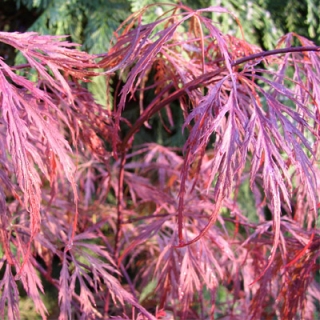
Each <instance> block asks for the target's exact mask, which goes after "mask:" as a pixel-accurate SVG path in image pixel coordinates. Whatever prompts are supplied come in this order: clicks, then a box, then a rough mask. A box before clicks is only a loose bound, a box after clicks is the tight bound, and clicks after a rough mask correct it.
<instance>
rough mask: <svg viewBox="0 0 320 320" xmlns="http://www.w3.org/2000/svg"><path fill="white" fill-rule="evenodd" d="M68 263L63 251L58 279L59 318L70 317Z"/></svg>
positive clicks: (66, 318) (65, 319)
mask: <svg viewBox="0 0 320 320" xmlns="http://www.w3.org/2000/svg"><path fill="white" fill-rule="evenodd" d="M68 267H69V263H68V260H67V252H66V251H64V253H63V260H62V269H61V271H60V279H59V285H60V290H59V305H60V315H59V320H68V319H71V299H72V292H71V291H70V288H69V283H70V274H69V270H68Z"/></svg>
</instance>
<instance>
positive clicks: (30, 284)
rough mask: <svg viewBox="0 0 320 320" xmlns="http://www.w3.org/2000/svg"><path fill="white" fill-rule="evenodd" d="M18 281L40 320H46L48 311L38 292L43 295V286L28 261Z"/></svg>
mask: <svg viewBox="0 0 320 320" xmlns="http://www.w3.org/2000/svg"><path fill="white" fill-rule="evenodd" d="M20 279H21V282H22V284H23V287H24V289H25V290H26V292H27V294H28V296H29V297H30V298H31V299H32V301H33V303H34V306H35V309H36V311H37V312H39V313H40V315H41V317H42V319H47V314H48V311H47V309H46V307H45V305H44V303H43V301H42V299H41V297H40V292H41V293H44V291H43V286H42V283H41V280H40V278H39V277H38V275H37V273H36V270H35V268H34V267H33V265H32V264H31V262H30V260H28V261H27V262H26V263H25V264H24V267H23V272H22V273H21V277H20ZM39 291H40V292H39Z"/></svg>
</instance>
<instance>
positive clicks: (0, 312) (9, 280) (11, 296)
mask: <svg viewBox="0 0 320 320" xmlns="http://www.w3.org/2000/svg"><path fill="white" fill-rule="evenodd" d="M0 267H1V268H0V269H1V270H2V268H5V270H4V273H3V277H2V279H1V281H0V293H1V298H0V316H1V318H2V319H8V320H19V319H20V312H19V290H18V286H17V284H16V281H15V279H14V276H13V274H12V272H11V266H10V264H9V263H7V262H5V266H4V263H3V261H1V263H0ZM6 311H7V313H6ZM7 317H8V318H7Z"/></svg>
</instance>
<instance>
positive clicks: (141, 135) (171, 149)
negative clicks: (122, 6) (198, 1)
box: [0, 4, 320, 319]
mask: <svg viewBox="0 0 320 320" xmlns="http://www.w3.org/2000/svg"><path fill="white" fill-rule="evenodd" d="M168 6H170V8H171V9H170V10H168V11H166V12H164V13H163V14H162V15H161V16H160V17H159V18H158V19H157V20H156V21H154V22H152V23H149V24H142V23H141V21H142V17H143V15H144V14H145V12H146V11H147V10H154V7H153V6H149V7H145V8H144V9H142V10H140V11H139V12H136V13H134V14H133V15H131V16H130V17H129V18H128V19H127V20H126V21H124V23H123V24H122V25H120V27H119V29H118V30H117V31H116V33H115V35H114V40H113V42H112V46H111V49H110V50H109V51H108V52H107V53H102V54H99V55H91V54H87V53H85V52H81V51H79V49H78V48H77V47H76V46H77V45H75V44H74V43H69V42H67V41H66V40H65V39H61V37H57V36H44V35H39V34H36V33H31V32H27V33H22V34H21V33H7V32H0V41H1V42H3V43H5V44H7V45H9V46H12V47H13V48H15V49H16V50H18V51H19V52H20V53H21V54H22V55H23V56H24V57H25V59H26V60H27V61H26V63H25V64H23V65H17V66H8V65H7V64H6V63H5V60H4V59H1V60H0V106H1V113H0V115H1V126H0V130H1V136H0V137H1V140H2V143H1V151H0V164H1V165H0V179H1V182H2V183H1V185H0V205H1V216H0V217H1V220H0V221H1V230H0V234H1V244H2V247H1V250H2V258H1V259H0V267H1V281H0V290H1V293H2V294H1V298H0V314H1V316H2V317H4V318H8V319H19V318H20V314H21V312H23V303H22V300H23V299H22V296H25V295H26V296H27V297H29V298H30V299H31V300H32V301H33V304H34V310H35V312H37V313H39V314H40V315H41V317H42V318H43V319H46V318H47V317H49V316H50V317H51V316H52V314H53V313H54V309H55V308H52V309H50V308H49V305H48V304H46V299H45V297H46V295H48V294H49V291H50V292H51V291H54V292H55V293H56V296H55V297H56V305H59V307H60V311H59V316H58V315H57V317H59V319H76V318H77V319H78V318H79V319H105V318H107V317H111V316H114V318H115V319H129V318H132V319H161V318H163V317H164V318H168V319H169V318H170V319H171V318H172V319H180V318H181V319H205V318H208V317H209V318H217V317H232V318H234V319H237V318H239V319H240V318H241V319H243V318H246V319H264V318H270V317H277V318H279V319H295V318H303V319H313V316H314V315H317V314H318V315H319V306H317V299H318V298H319V294H320V292H319V291H320V290H319V279H318V278H319V265H317V263H319V255H320V251H319V250H318V249H319V245H320V236H319V230H318V229H317V220H319V218H318V210H319V196H318V195H319V191H320V190H319V185H318V183H317V181H319V179H320V175H319V133H320V131H319V121H320V118H319V115H320V113H319V111H320V110H319V105H320V91H319V82H320V78H319V74H320V56H319V50H320V48H319V47H317V46H315V45H314V44H313V43H312V42H311V41H309V40H308V39H306V38H304V37H302V36H299V35H298V34H295V33H289V34H287V35H284V36H283V37H281V38H280V39H279V41H278V44H277V47H276V48H274V50H271V51H262V50H261V49H260V48H259V47H257V46H254V45H251V44H250V43H248V42H246V41H245V35H243V37H242V38H241V39H239V38H235V37H234V36H231V35H228V34H223V33H222V32H221V31H220V30H219V24H216V23H215V22H214V21H212V20H211V19H210V18H209V16H210V15H211V14H212V13H215V16H216V15H217V14H225V15H227V14H229V15H230V16H232V17H233V15H232V14H231V13H229V12H228V11H227V10H225V9H223V8H222V7H210V8H206V9H199V10H193V9H190V8H188V7H186V6H184V5H182V4H179V5H168ZM235 19H236V18H235ZM237 22H238V21H237ZM238 25H239V29H240V31H241V24H240V23H239V22H238ZM95 77H103V78H104V81H105V83H106V84H107V94H106V96H107V97H108V101H106V105H107V106H108V107H107V108H106V107H103V106H101V105H99V104H98V103H97V102H95V100H94V98H93V96H92V94H91V93H90V92H89V91H88V90H87V83H89V82H90V81H92V79H94V78H95ZM43 284H45V287H44V286H43ZM48 286H49V287H50V289H48V290H47V289H45V288H47V287H48ZM24 299H25V298H24Z"/></svg>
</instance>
